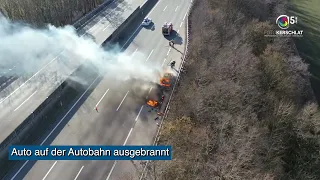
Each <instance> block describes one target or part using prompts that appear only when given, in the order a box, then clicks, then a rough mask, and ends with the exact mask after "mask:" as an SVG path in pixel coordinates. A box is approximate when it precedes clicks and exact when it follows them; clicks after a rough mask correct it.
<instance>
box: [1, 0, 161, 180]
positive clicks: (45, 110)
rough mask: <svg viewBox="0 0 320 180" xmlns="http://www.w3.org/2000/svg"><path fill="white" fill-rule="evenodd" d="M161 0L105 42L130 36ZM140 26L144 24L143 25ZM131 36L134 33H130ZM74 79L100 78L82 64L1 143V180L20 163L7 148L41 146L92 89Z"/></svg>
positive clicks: (140, 10)
mask: <svg viewBox="0 0 320 180" xmlns="http://www.w3.org/2000/svg"><path fill="white" fill-rule="evenodd" d="M111 2H112V0H110V1H108V2H105V3H104V4H103V5H101V6H99V7H98V8H97V9H96V10H94V11H93V12H92V13H91V14H90V15H88V17H85V18H83V19H82V20H79V22H77V23H75V25H74V26H75V27H78V28H79V27H81V25H82V24H83V23H84V22H85V21H88V20H89V19H90V16H91V18H92V17H93V16H94V15H95V14H97V13H98V12H99V11H101V10H102V9H104V8H105V7H106V6H108V4H107V3H109V4H110V3H111ZM157 2H158V0H148V1H146V2H145V3H144V4H143V5H142V6H139V7H138V8H137V9H136V10H135V11H134V12H133V13H132V14H131V15H130V16H129V17H128V18H127V19H126V20H125V22H123V23H122V24H121V25H120V26H119V28H117V29H116V30H115V31H114V32H113V34H112V35H111V36H109V38H107V39H106V41H105V42H104V43H103V45H106V43H110V44H112V43H115V42H117V41H119V39H122V38H124V37H125V36H127V35H128V34H130V33H128V32H127V31H126V30H127V27H128V26H136V25H137V24H139V22H140V21H141V20H142V19H143V17H145V16H146V15H147V14H148V13H149V12H150V10H151V9H152V8H153V7H154V5H155V4H156V3H157ZM140 23H141V22H140ZM131 34H132V32H131ZM72 77H78V78H77V79H79V78H80V79H85V80H87V81H88V82H93V81H94V79H96V78H97V77H98V72H97V71H92V67H90V68H88V65H81V66H80V67H79V68H77V70H76V71H75V72H74V73H73V74H72V75H71V78H68V79H67V80H66V81H64V82H63V83H62V84H61V85H60V86H59V87H58V88H57V89H56V90H55V91H54V92H52V94H51V95H50V96H49V97H47V99H46V100H45V101H44V102H43V103H42V104H41V105H40V106H39V107H38V108H37V109H36V110H35V111H34V112H33V113H32V114H31V115H30V116H29V117H28V118H27V119H26V120H25V121H24V122H23V123H21V124H20V125H19V126H18V127H17V128H16V129H15V130H14V131H13V132H12V133H11V134H10V135H9V136H8V137H7V138H6V139H5V140H4V141H3V142H2V143H1V144H0V169H1V171H0V178H3V177H5V175H6V174H7V173H8V171H9V170H10V169H12V167H13V166H14V165H15V164H16V163H17V161H9V160H8V147H9V146H10V145H31V144H41V138H42V139H43V138H44V136H45V135H46V134H48V132H49V131H50V130H52V129H53V128H54V127H55V125H56V124H57V123H58V122H59V121H60V120H61V118H62V116H63V115H65V114H66V113H67V112H68V111H69V110H70V104H74V103H75V102H76V101H77V100H78V99H79V97H80V96H81V95H82V94H83V93H84V92H85V91H86V89H87V88H88V87H89V84H90V83H88V84H87V85H86V86H84V85H81V84H79V83H77V82H74V81H72V80H71V79H74V78H72Z"/></svg>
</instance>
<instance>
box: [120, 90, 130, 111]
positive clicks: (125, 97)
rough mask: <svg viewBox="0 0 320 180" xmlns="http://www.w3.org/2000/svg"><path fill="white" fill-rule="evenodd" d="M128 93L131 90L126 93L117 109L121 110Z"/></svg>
mask: <svg viewBox="0 0 320 180" xmlns="http://www.w3.org/2000/svg"><path fill="white" fill-rule="evenodd" d="M128 93H129V91H128V92H127V93H126V95H124V97H123V99H122V101H121V102H120V104H119V106H118V108H117V111H118V110H119V108H120V106H121V104H122V103H123V101H124V99H125V98H126V97H127V95H128Z"/></svg>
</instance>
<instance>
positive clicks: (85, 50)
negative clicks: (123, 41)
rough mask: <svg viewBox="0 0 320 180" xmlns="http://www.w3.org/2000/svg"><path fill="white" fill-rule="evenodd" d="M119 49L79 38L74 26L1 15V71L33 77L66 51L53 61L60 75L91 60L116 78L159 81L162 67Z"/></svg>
mask: <svg viewBox="0 0 320 180" xmlns="http://www.w3.org/2000/svg"><path fill="white" fill-rule="evenodd" d="M119 50H120V48H119V47H116V48H114V49H112V50H108V51H107V50H104V49H103V48H102V47H100V46H99V45H97V44H96V43H95V42H94V41H93V40H91V39H90V38H87V37H85V36H83V37H79V36H78V35H77V33H76V31H75V29H74V28H73V27H72V26H65V27H54V26H51V25H48V26H47V28H42V29H36V28H33V27H31V26H28V25H25V24H21V23H15V22H12V21H10V20H8V19H5V18H3V17H0V54H1V55H0V72H5V73H6V74H7V75H14V76H25V75H29V76H30V75H32V74H34V73H36V72H37V71H38V70H39V69H41V68H42V67H43V66H44V65H46V64H47V63H49V62H50V61H51V60H52V59H54V58H55V57H56V56H57V55H58V54H59V53H61V52H62V53H61V54H60V56H59V58H56V59H55V60H54V61H52V64H53V63H56V64H58V66H59V68H58V69H59V74H60V76H64V75H65V76H69V75H70V74H71V72H72V71H74V69H75V67H77V66H79V65H80V64H81V63H83V62H90V63H92V64H93V65H94V66H95V67H96V68H97V70H98V71H99V73H101V74H105V73H107V75H108V76H109V77H112V78H114V79H115V80H127V79H129V78H136V79H142V80H145V81H153V82H155V81H158V79H159V77H158V75H159V74H158V72H160V69H156V67H159V66H154V65H147V63H146V62H145V58H141V60H139V58H138V59H137V58H135V59H132V58H131V57H130V56H129V55H125V54H124V53H120V51H119ZM140 57H141V56H140ZM77 81H79V82H81V80H80V79H78V80H77Z"/></svg>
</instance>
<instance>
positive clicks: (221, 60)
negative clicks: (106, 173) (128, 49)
mask: <svg viewBox="0 0 320 180" xmlns="http://www.w3.org/2000/svg"><path fill="white" fill-rule="evenodd" d="M286 3H287V2H286V1H285V0H283V1H278V0H269V1H267V0H242V1H239V0H226V1H220V0H198V1H195V4H194V7H193V9H192V14H191V19H190V20H191V33H190V34H191V42H190V46H189V48H190V49H189V58H188V59H187V60H186V64H185V67H186V70H187V73H186V74H183V75H182V78H181V80H180V82H179V86H178V87H177V90H176V92H175V94H174V97H173V101H172V102H171V105H170V107H171V108H170V113H169V116H168V118H167V119H165V121H164V126H163V128H162V130H161V136H160V144H166V145H172V147H173V149H174V152H173V160H172V161H168V162H155V163H153V164H152V166H151V167H152V168H151V169H153V168H155V171H153V170H150V171H149V175H150V177H157V179H158V180H160V179H163V180H164V179H170V180H171V179H172V180H173V179H175V180H196V179H197V180H203V179H242V180H249V179H250V180H251V179H257V180H263V179H265V180H270V179H285V180H289V179H290V180H298V179H320V168H319V167H320V154H319V151H320V146H319V145H320V113H319V110H318V104H317V102H316V101H315V97H314V94H313V91H312V89H311V87H310V82H309V77H310V74H309V72H308V66H307V64H305V63H304V62H303V60H301V58H299V56H297V55H296V54H295V51H294V49H293V47H292V40H291V39H289V38H274V39H272V38H266V37H264V34H263V32H264V30H268V29H277V28H278V27H277V26H276V25H275V23H274V22H275V19H276V18H277V16H279V15H280V14H285V12H286V5H287V4H286Z"/></svg>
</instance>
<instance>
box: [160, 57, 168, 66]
mask: <svg viewBox="0 0 320 180" xmlns="http://www.w3.org/2000/svg"><path fill="white" fill-rule="evenodd" d="M166 60H167V59H164V60H163V62H162V65H161V66H162V67H163V65H164V63H165V62H166Z"/></svg>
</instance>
